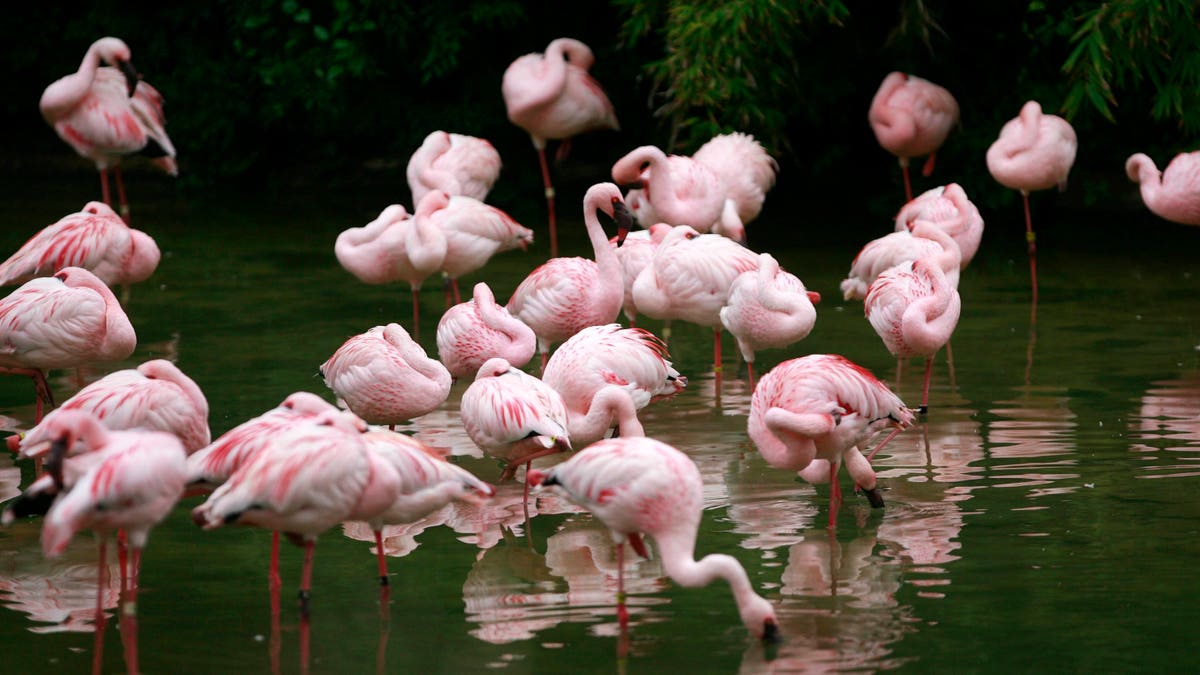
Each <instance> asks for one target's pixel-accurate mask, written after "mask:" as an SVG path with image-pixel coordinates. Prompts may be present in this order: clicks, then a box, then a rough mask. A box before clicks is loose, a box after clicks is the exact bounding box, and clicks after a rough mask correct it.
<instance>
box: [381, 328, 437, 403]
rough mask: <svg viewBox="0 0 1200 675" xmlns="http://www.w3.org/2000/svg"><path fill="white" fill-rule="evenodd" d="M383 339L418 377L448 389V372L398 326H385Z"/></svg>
mask: <svg viewBox="0 0 1200 675" xmlns="http://www.w3.org/2000/svg"><path fill="white" fill-rule="evenodd" d="M383 338H384V339H385V340H387V341H388V342H389V343H391V345H392V346H393V347H395V348H396V350H397V351H399V352H400V355H401V356H402V357H403V358H404V361H405V363H407V364H408V365H409V366H410V367H411V368H412V369H413V370H414V371H416V372H417V373H418V374H419V375H421V376H422V377H424V378H425V379H427V380H430V381H432V382H434V383H436V384H439V385H441V384H443V383H444V384H445V385H446V387H447V388H449V385H450V371H448V370H446V367H445V366H443V365H442V363H441V361H437V360H434V359H431V358H429V355H428V354H426V353H425V350H424V349H423V348H422V347H421V345H419V344H417V342H416V341H415V340H413V339H412V338H411V337H409V335H408V333H407V332H405V331H404V329H403V328H401V327H400V325H399V324H395V323H392V324H388V325H387V326H385V327H384V329H383Z"/></svg>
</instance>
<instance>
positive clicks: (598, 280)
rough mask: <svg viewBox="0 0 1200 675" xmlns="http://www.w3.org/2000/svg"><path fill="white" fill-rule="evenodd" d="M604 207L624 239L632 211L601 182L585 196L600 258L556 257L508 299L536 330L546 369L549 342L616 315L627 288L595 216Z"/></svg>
mask: <svg viewBox="0 0 1200 675" xmlns="http://www.w3.org/2000/svg"><path fill="white" fill-rule="evenodd" d="M597 210H602V211H604V213H605V214H607V215H609V216H610V217H612V218H613V219H615V220H616V221H617V240H618V241H620V240H622V239H624V238H625V235H626V234H627V233H628V231H629V227H630V225H632V223H633V214H631V213H630V212H629V209H628V208H626V207H625V204H624V202H623V201H622V200H621V191H620V190H619V189H617V186H616V185H613V184H612V183H597V184H596V185H593V186H592V187H591V188H589V189H588V191H587V194H586V195H584V198H583V223H584V226H585V227H587V233H588V239H589V240H591V242H592V251H593V254H594V255H595V258H596V259H595V260H588V259H587V258H578V257H576V258H551V259H550V260H547V261H546V262H545V263H543V264H542V265H541V266H540V267H538V268H537V269H535V270H533V271H532V272H530V273H529V276H527V277H525V280H524V281H522V282H521V283H520V285H519V286H517V289H516V290H515V291H513V294H512V297H511V298H509V300H508V305H507V307H508V311H509V313H511V314H512V315H513V316H515V317H517V318H518V319H520V320H521V321H523V322H524V323H525V324H526V325H527V326H529V327H530V328H532V329H533V332H534V334H535V335H537V343H538V352H539V353H541V355H542V369H543V370H544V369H545V367H546V359H547V358H548V357H549V352H550V345H552V344H554V343H556V342H560V341H562V340H565V339H567V338H569V337H571V336H572V335H574V334H575V333H578V332H579V331H581V330H583V329H584V328H587V327H588V326H597V325H601V324H606V323H612V322H613V321H615V320H616V318H617V314H618V313H619V312H620V311H621V300H622V294H623V292H624V289H623V287H622V284H621V266H620V263H619V262H618V261H617V254H616V253H613V250H612V247H611V246H609V244H608V238H607V237H606V236H605V235H604V228H603V227H601V225H600V220H599V219H598V218H597V217H596V211H597Z"/></svg>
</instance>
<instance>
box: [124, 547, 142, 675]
mask: <svg viewBox="0 0 1200 675" xmlns="http://www.w3.org/2000/svg"><path fill="white" fill-rule="evenodd" d="M130 563H132V564H131V566H130V571H129V589H128V592H127V594H126V597H125V600H124V602H122V603H121V640H122V641H123V642H124V643H125V667H126V668H128V669H129V672H130V673H137V672H139V670H138V646H137V633H138V624H137V595H138V570H139V569H140V568H141V564H142V550H141V549H140V548H134V549H132V555H131V556H130Z"/></svg>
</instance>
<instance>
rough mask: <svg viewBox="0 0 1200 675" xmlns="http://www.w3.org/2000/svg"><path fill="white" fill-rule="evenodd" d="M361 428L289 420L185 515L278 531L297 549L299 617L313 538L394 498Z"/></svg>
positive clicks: (385, 469)
mask: <svg viewBox="0 0 1200 675" xmlns="http://www.w3.org/2000/svg"><path fill="white" fill-rule="evenodd" d="M366 430H367V427H366V424H365V423H364V422H363V421H362V420H361V419H359V418H357V417H355V416H354V415H353V414H351V413H348V412H345V411H336V412H326V413H321V414H319V415H317V416H315V417H311V418H301V419H298V420H295V421H293V423H292V424H291V425H289V426H288V428H287V429H286V430H285V431H283V432H282V433H278V434H275V435H274V436H273V437H272V438H271V439H269V440H268V441H267V444H266V445H265V446H264V447H262V448H261V449H260V450H259V451H258V452H257V453H255V454H254V455H252V456H251V457H250V458H249V459H248V460H247V461H246V462H245V463H244V464H242V466H241V467H239V468H238V469H237V471H235V472H234V473H233V475H231V476H230V477H229V480H227V481H225V482H224V483H223V484H222V485H221V486H220V487H218V488H217V489H216V490H214V491H213V493H212V494H211V495H210V496H209V498H208V499H207V500H206V501H205V502H204V503H202V504H200V505H199V506H197V507H196V508H195V509H193V510H192V520H193V521H194V522H195V523H196V524H197V525H200V526H201V527H203V528H204V529H206V530H211V529H214V528H218V527H221V526H223V525H234V524H237V525H251V526H256V527H262V528H266V529H270V530H277V531H280V532H283V533H285V534H287V536H288V538H289V539H290V540H291V541H292V542H293V543H296V544H297V545H300V546H303V547H304V570H303V573H302V576H301V582H300V611H301V614H302V616H304V617H307V616H308V600H309V597H310V595H311V589H312V561H313V548H314V546H315V544H316V540H317V537H318V535H320V534H321V533H322V532H324V531H326V530H328V529H329V528H331V527H334V526H335V525H338V524H339V523H341V522H342V521H345V520H365V521H369V520H371V519H372V518H374V517H376V516H377V515H378V514H380V513H382V512H384V511H385V510H386V509H387V508H388V507H389V506H390V505H391V504H392V502H393V501H395V499H396V497H397V495H398V494H399V484H400V481H399V476H397V474H396V471H395V469H394V467H392V466H391V464H390V463H388V462H386V461H384V460H382V459H381V458H380V457H379V456H378V455H376V454H375V453H371V452H370V451H368V449H367V445H366V441H365V439H364V436H365V432H366Z"/></svg>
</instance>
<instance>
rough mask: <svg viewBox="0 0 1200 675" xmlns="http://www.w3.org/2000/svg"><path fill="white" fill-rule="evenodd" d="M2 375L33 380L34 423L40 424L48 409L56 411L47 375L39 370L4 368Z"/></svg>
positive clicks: (0, 371)
mask: <svg viewBox="0 0 1200 675" xmlns="http://www.w3.org/2000/svg"><path fill="white" fill-rule="evenodd" d="M0 374H4V375H24V376H25V377H28V378H30V379H32V380H33V390H34V395H35V396H36V401H35V403H34V413H33V416H34V421H33V423H34V424H35V425H36V424H40V423H41V421H42V417H43V416H44V415H45V413H46V407H47V406H49V408H50V409H51V410H53V409H54V395H53V394H52V393H51V392H50V383H49V382H47V381H46V374H45V373H43V372H42V371H40V370H38V369H37V368H2V367H0Z"/></svg>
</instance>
